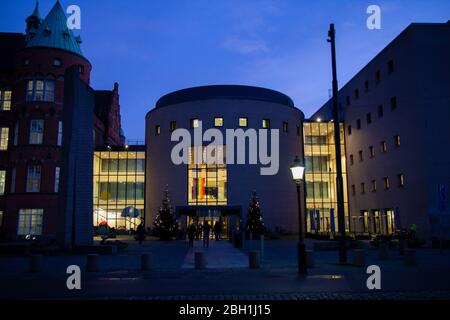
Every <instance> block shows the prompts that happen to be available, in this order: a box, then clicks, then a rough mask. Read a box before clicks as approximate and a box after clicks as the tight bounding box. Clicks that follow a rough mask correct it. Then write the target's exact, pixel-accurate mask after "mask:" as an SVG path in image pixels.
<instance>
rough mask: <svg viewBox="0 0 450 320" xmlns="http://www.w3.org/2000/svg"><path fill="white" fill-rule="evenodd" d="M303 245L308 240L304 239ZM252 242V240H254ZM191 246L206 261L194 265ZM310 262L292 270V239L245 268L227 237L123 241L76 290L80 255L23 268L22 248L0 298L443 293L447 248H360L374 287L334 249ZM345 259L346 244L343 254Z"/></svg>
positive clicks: (11, 260)
mask: <svg viewBox="0 0 450 320" xmlns="http://www.w3.org/2000/svg"><path fill="white" fill-rule="evenodd" d="M307 246H308V247H309V248H312V242H310V241H309V242H308V243H307ZM255 247H256V246H255ZM196 250H202V251H204V252H205V254H206V258H207V261H208V263H207V268H206V269H205V270H195V269H194V268H193V259H194V258H193V255H194V252H195V251H196ZM143 252H151V254H152V257H151V263H152V269H151V270H150V271H145V272H141V271H140V261H141V260H140V257H141V253H143ZM314 258H315V267H314V268H310V269H309V270H308V275H306V276H301V275H298V274H297V269H296V268H297V256H296V241H295V240H273V241H266V242H265V246H264V260H263V262H262V266H261V268H260V269H256V270H251V269H249V268H248V258H247V255H246V252H245V250H240V249H236V248H234V247H233V246H232V245H231V244H230V243H229V242H227V241H220V242H215V241H211V243H210V247H209V248H206V249H203V248H202V244H201V242H200V241H198V242H196V243H195V248H194V249H189V248H188V245H187V243H186V242H185V241H173V242H163V241H145V242H144V243H143V245H142V246H139V245H138V244H137V243H136V242H134V241H130V242H129V247H128V248H127V250H126V251H125V252H123V253H118V254H116V255H102V256H100V257H99V266H100V271H99V272H94V273H88V272H84V271H83V273H82V280H81V282H82V288H81V290H68V289H67V287H66V279H67V275H66V268H67V266H68V265H71V264H76V265H79V266H80V268H81V269H82V270H85V267H86V262H85V260H86V257H85V256H83V255H72V256H45V257H44V259H43V268H42V271H41V272H40V273H30V272H28V258H27V257H25V256H4V255H3V256H0V286H1V287H2V288H8V290H0V298H42V299H45V298H51V299H73V298H75V299H116V298H119V299H444V298H447V299H448V298H450V274H449V272H448V270H449V269H450V252H449V251H444V252H443V253H441V252H440V251H439V250H434V249H430V248H423V249H418V250H417V265H416V266H405V265H404V264H403V259H402V257H401V256H400V255H399V253H398V251H396V250H390V252H389V259H388V260H383V261H380V260H379V259H378V256H377V251H376V250H375V249H372V248H369V247H368V248H367V257H366V265H371V264H376V265H378V266H379V267H380V269H381V283H382V288H381V290H368V289H367V286H366V280H367V277H368V275H367V274H366V268H365V267H355V266H352V265H345V266H342V265H339V264H338V263H337V261H338V255H337V252H336V251H316V252H315V253H314ZM351 261H352V256H351V252H349V262H351Z"/></svg>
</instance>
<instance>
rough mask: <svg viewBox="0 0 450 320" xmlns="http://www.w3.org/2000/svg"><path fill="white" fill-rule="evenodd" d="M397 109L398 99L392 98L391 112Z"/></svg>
mask: <svg viewBox="0 0 450 320" xmlns="http://www.w3.org/2000/svg"><path fill="white" fill-rule="evenodd" d="M395 109H397V97H392V98H391V110H395Z"/></svg>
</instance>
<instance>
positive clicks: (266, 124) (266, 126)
mask: <svg viewBox="0 0 450 320" xmlns="http://www.w3.org/2000/svg"><path fill="white" fill-rule="evenodd" d="M262 127H263V129H269V128H270V119H263V121H262Z"/></svg>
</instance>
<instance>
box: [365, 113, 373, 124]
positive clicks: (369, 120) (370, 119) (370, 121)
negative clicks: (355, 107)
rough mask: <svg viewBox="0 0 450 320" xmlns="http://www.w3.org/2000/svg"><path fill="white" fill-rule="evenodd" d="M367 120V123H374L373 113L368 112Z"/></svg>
mask: <svg viewBox="0 0 450 320" xmlns="http://www.w3.org/2000/svg"><path fill="white" fill-rule="evenodd" d="M366 120H367V124H371V123H372V114H371V113H370V112H369V113H368V114H366Z"/></svg>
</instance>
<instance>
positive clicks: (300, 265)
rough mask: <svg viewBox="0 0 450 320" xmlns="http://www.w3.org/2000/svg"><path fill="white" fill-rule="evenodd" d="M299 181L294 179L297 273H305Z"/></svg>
mask: <svg viewBox="0 0 450 320" xmlns="http://www.w3.org/2000/svg"><path fill="white" fill-rule="evenodd" d="M301 184H302V183H301V181H296V187H297V204H298V248H297V253H298V257H297V258H298V273H300V274H307V269H306V248H305V243H304V242H303V222H302V205H301V202H300V186H301Z"/></svg>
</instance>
